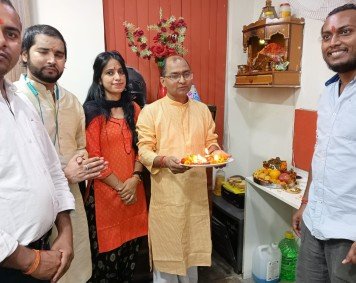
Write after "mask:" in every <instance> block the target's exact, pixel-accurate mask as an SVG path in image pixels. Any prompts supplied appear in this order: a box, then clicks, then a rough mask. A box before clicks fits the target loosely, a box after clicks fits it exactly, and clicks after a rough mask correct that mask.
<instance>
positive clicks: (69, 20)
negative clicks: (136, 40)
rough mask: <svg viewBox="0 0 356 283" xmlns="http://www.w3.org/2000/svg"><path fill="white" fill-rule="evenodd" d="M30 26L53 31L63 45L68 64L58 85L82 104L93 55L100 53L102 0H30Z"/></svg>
mask: <svg viewBox="0 0 356 283" xmlns="http://www.w3.org/2000/svg"><path fill="white" fill-rule="evenodd" d="M31 4H32V23H33V24H48V25H51V26H54V27H55V28H57V29H58V30H59V31H60V32H61V33H62V35H63V37H64V39H65V41H66V42H67V49H68V60H67V63H66V69H65V70H64V73H63V76H62V78H61V79H60V80H59V83H60V84H61V85H62V86H63V87H65V88H66V89H68V90H69V91H71V92H72V93H74V94H75V95H76V96H77V97H78V98H79V100H80V101H81V102H83V101H84V100H85V97H86V94H87V91H88V89H89V86H90V84H91V81H92V76H93V71H92V66H93V62H94V59H95V57H96V55H98V54H99V53H100V52H102V51H104V49H105V43H104V20H103V7H102V0H90V1H87V0H74V1H72V0H61V1H58V0H32V1H31Z"/></svg>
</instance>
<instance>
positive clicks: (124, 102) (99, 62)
mask: <svg viewBox="0 0 356 283" xmlns="http://www.w3.org/2000/svg"><path fill="white" fill-rule="evenodd" d="M110 59H114V60H116V61H118V62H119V63H120V65H121V67H122V70H123V72H124V74H125V77H126V85H127V83H128V81H129V74H128V72H127V68H126V65H125V60H124V58H122V56H121V54H120V53H119V52H117V51H106V52H102V53H100V54H99V55H98V56H96V58H95V61H94V65H93V70H94V74H93V82H92V84H91V86H90V88H89V90H88V95H87V98H86V100H85V102H84V105H83V107H84V110H85V118H86V119H85V120H86V126H88V125H89V123H90V122H91V121H92V120H93V118H95V117H96V116H98V115H104V116H105V118H106V120H108V119H109V118H110V113H111V108H110V107H107V101H106V99H105V89H104V87H103V86H102V84H100V79H101V75H102V73H103V69H104V68H105V66H106V65H107V63H108V62H109V60H110ZM120 106H121V107H122V109H123V111H124V118H125V120H126V122H127V124H128V125H129V127H130V130H131V134H132V146H133V148H134V149H135V151H136V152H137V142H138V138H137V132H136V126H135V109H134V105H133V96H132V95H131V92H130V91H128V90H127V88H126V87H125V89H124V91H123V92H122V94H121V99H120Z"/></svg>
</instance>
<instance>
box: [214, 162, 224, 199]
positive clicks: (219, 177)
mask: <svg viewBox="0 0 356 283" xmlns="http://www.w3.org/2000/svg"><path fill="white" fill-rule="evenodd" d="M224 181H225V172H224V170H223V169H221V168H219V169H218V170H217V171H216V175H215V186H214V191H213V193H214V195H216V196H221V187H222V183H223V182H224Z"/></svg>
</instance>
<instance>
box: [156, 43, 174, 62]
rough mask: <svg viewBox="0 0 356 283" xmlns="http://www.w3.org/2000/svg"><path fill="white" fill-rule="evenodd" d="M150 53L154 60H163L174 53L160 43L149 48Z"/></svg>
mask: <svg viewBox="0 0 356 283" xmlns="http://www.w3.org/2000/svg"><path fill="white" fill-rule="evenodd" d="M150 51H151V52H152V55H153V56H154V57H155V58H156V60H159V59H163V58H165V57H168V56H170V55H173V54H175V53H176V52H175V50H174V49H172V48H169V47H167V46H165V45H162V44H160V43H158V44H155V45H153V46H151V47H150Z"/></svg>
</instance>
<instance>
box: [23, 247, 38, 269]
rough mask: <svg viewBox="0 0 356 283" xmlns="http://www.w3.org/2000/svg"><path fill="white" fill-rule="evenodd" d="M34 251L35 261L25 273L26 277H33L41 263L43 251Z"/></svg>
mask: <svg viewBox="0 0 356 283" xmlns="http://www.w3.org/2000/svg"><path fill="white" fill-rule="evenodd" d="M32 250H33V251H34V252H35V260H34V261H33V262H32V264H31V266H30V267H29V269H28V270H27V271H26V272H24V274H26V275H31V274H32V273H34V272H35V271H36V270H37V268H38V266H39V265H40V262H41V251H40V250H35V249H32Z"/></svg>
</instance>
